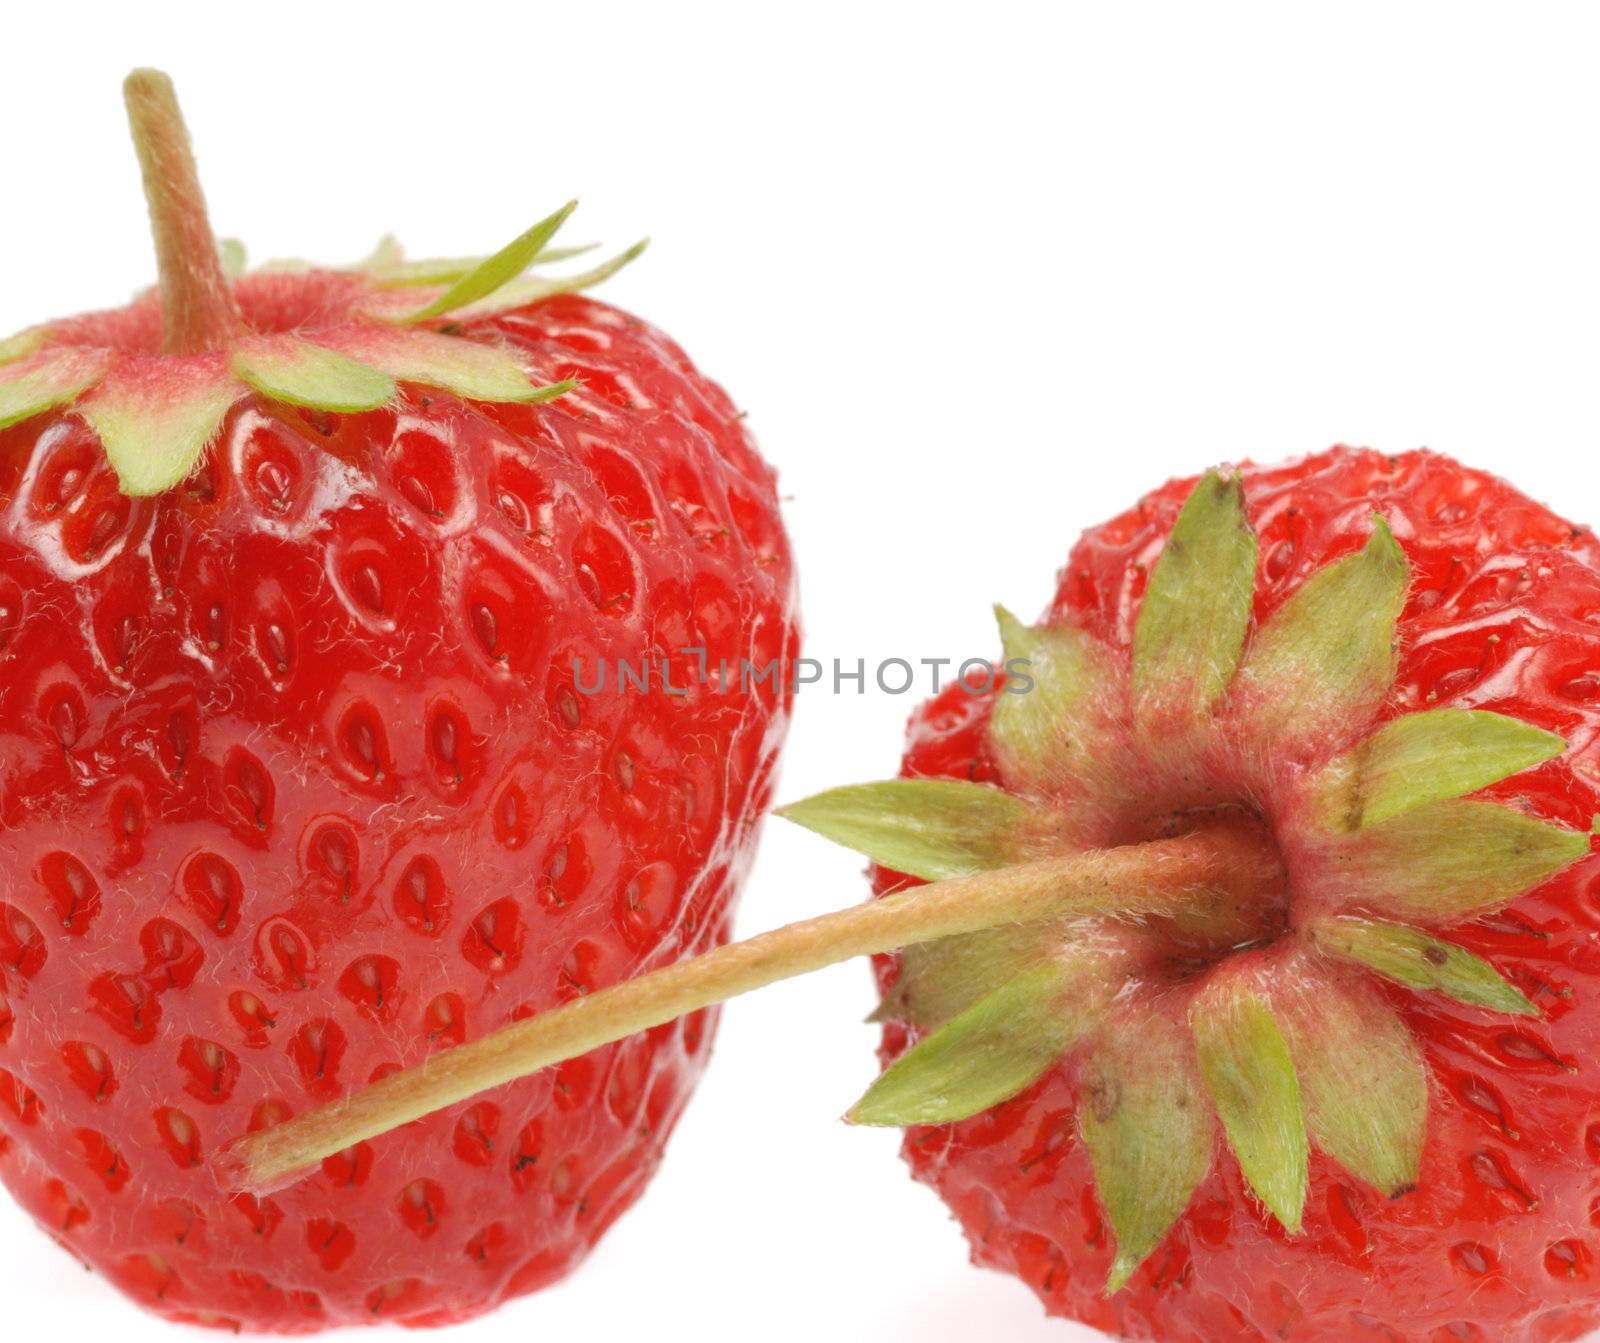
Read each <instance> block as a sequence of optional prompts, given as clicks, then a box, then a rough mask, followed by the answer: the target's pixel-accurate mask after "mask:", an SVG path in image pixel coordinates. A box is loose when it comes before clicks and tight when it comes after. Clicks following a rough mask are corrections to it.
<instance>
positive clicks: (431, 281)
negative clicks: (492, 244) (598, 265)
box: [357, 236, 597, 289]
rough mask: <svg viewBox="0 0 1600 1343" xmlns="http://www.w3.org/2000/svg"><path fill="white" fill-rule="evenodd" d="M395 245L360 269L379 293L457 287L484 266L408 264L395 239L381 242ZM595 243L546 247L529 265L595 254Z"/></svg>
mask: <svg viewBox="0 0 1600 1343" xmlns="http://www.w3.org/2000/svg"><path fill="white" fill-rule="evenodd" d="M385 243H389V244H392V245H393V248H394V252H393V253H392V254H389V253H384V252H381V251H374V253H373V255H372V256H370V257H368V258H367V260H365V261H364V262H362V263H361V265H360V266H359V267H358V268H357V269H359V270H361V271H363V272H365V273H366V276H367V278H368V279H369V280H371V281H372V283H373V284H375V285H376V286H377V287H378V288H379V289H421V288H426V287H427V286H429V285H435V284H454V283H455V282H456V281H457V280H459V279H461V277H462V276H464V275H466V274H468V273H470V272H471V271H473V270H475V269H477V267H479V266H481V265H483V263H484V261H485V260H486V259H487V258H485V257H481V256H444V257H426V258H419V259H418V260H416V261H407V260H405V259H404V258H403V257H402V256H401V255H400V253H399V247H400V244H399V243H398V242H396V241H395V239H394V238H393V237H392V236H387V237H385V238H384V239H382V240H380V242H379V244H378V246H379V248H380V249H381V248H383V247H384V244H385ZM596 246H597V244H596V243H592V242H587V243H583V244H581V245H580V246H577V247H544V248H541V249H540V250H539V252H538V254H537V255H536V256H535V257H534V258H533V260H532V261H531V262H529V263H528V264H529V265H533V266H543V265H549V264H552V263H554V262H557V261H569V260H571V259H572V258H573V257H578V256H583V255H585V254H586V253H588V252H592V251H594V250H595V247H596Z"/></svg>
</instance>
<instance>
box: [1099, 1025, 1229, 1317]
mask: <svg viewBox="0 0 1600 1343" xmlns="http://www.w3.org/2000/svg"><path fill="white" fill-rule="evenodd" d="M1078 1127H1079V1131H1080V1132H1081V1133H1082V1135H1083V1143H1084V1147H1085V1148H1086V1149H1087V1150H1088V1153H1089V1163H1090V1166H1091V1167H1092V1169H1093V1171H1094V1183H1095V1191H1096V1193H1098V1195H1099V1197H1100V1203H1101V1205H1102V1206H1103V1207H1104V1208H1105V1210H1106V1218H1107V1220H1108V1221H1109V1222H1110V1223H1111V1230H1112V1231H1113V1233H1115V1235H1116V1238H1117V1247H1116V1257H1115V1258H1114V1259H1113V1261H1112V1264H1111V1271H1110V1274H1109V1276H1108V1277H1107V1279H1106V1291H1107V1292H1108V1293H1110V1292H1117V1291H1120V1290H1121V1289H1122V1287H1123V1286H1125V1285H1126V1283H1127V1281H1128V1279H1129V1278H1130V1277H1132V1276H1133V1273H1134V1270H1136V1269H1137V1268H1138V1267H1139V1265H1140V1264H1141V1263H1143V1262H1144V1261H1145V1259H1146V1258H1148V1257H1149V1255H1150V1252H1151V1251H1152V1250H1154V1249H1155V1248H1156V1246H1157V1245H1159V1244H1160V1243H1161V1241H1162V1239H1163V1238H1164V1237H1165V1236H1166V1234H1167V1232H1168V1231H1170V1230H1171V1229H1172V1224H1173V1223H1174V1222H1175V1221H1177V1220H1178V1218H1179V1217H1180V1216H1182V1214H1183V1210H1184V1209H1185V1208H1187V1207H1188V1206H1189V1200H1190V1198H1191V1197H1192V1196H1193V1195H1194V1191H1195V1189H1196V1187H1197V1186H1198V1185H1199V1184H1200V1181H1201V1180H1203V1179H1205V1177H1206V1172H1207V1171H1209V1170H1210V1169H1211V1162H1212V1158H1213V1156H1214V1153H1215V1150H1216V1123H1215V1121H1214V1119H1213V1118H1212V1114H1211V1109H1210V1107H1209V1106H1208V1105H1207V1104H1206V1102H1205V1098H1204V1095H1203V1094H1202V1090H1201V1087H1200V1079H1199V1077H1198V1075H1197V1073H1196V1069H1195V1059H1194V1048H1193V1045H1192V1044H1191V1043H1190V1040H1189V1038H1188V1035H1187V1033H1186V1032H1184V1031H1183V1029H1182V1028H1181V1027H1180V1026H1179V1025H1178V1024H1177V1023H1175V1022H1173V1021H1172V1020H1170V1019H1169V1018H1168V1017H1166V1016H1164V1015H1156V1014H1152V1015H1150V1016H1149V1017H1147V1018H1145V1019H1142V1020H1140V1021H1138V1022H1137V1023H1119V1024H1118V1029H1117V1030H1116V1031H1115V1032H1114V1033H1112V1032H1108V1033H1107V1035H1106V1036H1105V1037H1104V1038H1103V1039H1102V1040H1101V1042H1100V1043H1099V1044H1097V1045H1096V1047H1095V1049H1094V1051H1093V1053H1092V1054H1091V1055H1090V1057H1089V1059H1088V1060H1087V1062H1086V1063H1085V1066H1084V1073H1083V1088H1082V1101H1081V1103H1080V1105H1079V1107H1078Z"/></svg>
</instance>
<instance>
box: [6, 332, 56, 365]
mask: <svg viewBox="0 0 1600 1343" xmlns="http://www.w3.org/2000/svg"><path fill="white" fill-rule="evenodd" d="M49 336H50V332H49V329H48V328H47V327H42V326H31V327H29V328H28V329H27V330H26V331H19V332H17V334H16V335H14V336H7V337H6V338H5V339H4V340H0V364H10V363H14V362H15V361H16V360H18V359H26V358H27V357H28V356H29V355H30V354H34V353H36V352H37V351H39V350H42V349H43V348H44V343H45V341H46V340H48V339H49Z"/></svg>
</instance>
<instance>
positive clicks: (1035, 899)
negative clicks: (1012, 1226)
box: [221, 833, 1273, 1191]
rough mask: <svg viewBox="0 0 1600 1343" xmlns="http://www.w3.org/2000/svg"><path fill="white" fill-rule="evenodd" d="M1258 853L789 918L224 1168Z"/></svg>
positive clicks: (252, 1181) (1167, 847)
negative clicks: (820, 981)
mask: <svg viewBox="0 0 1600 1343" xmlns="http://www.w3.org/2000/svg"><path fill="white" fill-rule="evenodd" d="M1263 857H1264V856H1263V855H1262V854H1261V853H1260V852H1259V851H1258V850H1257V848H1256V847H1254V846H1253V845H1251V844H1250V842H1249V841H1246V840H1241V839H1240V838H1239V837H1238V836H1236V835H1230V834H1225V833H1201V834H1193V835H1186V836H1183V837H1181V838H1177V839H1164V840H1155V841H1152V842H1150V843H1146V844H1136V845H1128V846H1126V847H1123V848H1115V849H1099V850H1091V851H1088V852H1084V853H1074V854H1068V855H1066V856H1064V857H1060V858H1050V859H1045V860H1043V861H1040V862H1034V863H1026V864H1022V865H1019V866H1016V867H1009V868H1000V869H997V870H995V871H990V872H980V873H976V874H974V875H972V876H966V877H953V878H951V879H949V880H947V881H939V882H933V883H931V884H929V885H926V886H918V887H915V888H913V889H911V890H908V891H904V892H901V893H900V894H897V895H891V896H887V897H885V898H883V899H881V900H869V901H867V902H866V903H865V904H860V905H856V906H853V907H852V908H850V909H845V910H841V911H839V912H838V913H835V914H825V915H823V916H822V917H820V918H815V919H807V920H805V921H803V922H800V923H793V924H790V925H788V926H787V927H784V928H779V929H776V930H775V931H773V932H769V933H763V934H761V935H760V936H758V937H752V938H750V939H749V940H748V941H744V942H736V943H733V944H732V945H730V946H725V947H719V948H717V949H716V950H714V951H710V952H707V953H706V954H705V955H703V956H700V957H697V958H695V959H693V960H688V961H680V962H678V963H676V964H673V965H668V966H665V967H664V968H662V969H659V970H655V971H652V972H650V973H648V974H644V975H641V976H639V977H638V978H637V979H632V980H628V981H627V982H625V983H622V984H618V985H615V986H613V987H611V988H608V989H602V990H601V991H599V992H598V993H593V994H590V995H588V996H587V997H583V998H578V999H576V1000H574V1001H572V1002H570V1003H567V1004H565V1005H563V1006H561V1007H558V1008H555V1009H554V1010H552V1011H549V1012H546V1013H544V1014H542V1015H540V1016H536V1017H531V1018H529V1019H528V1020H526V1021H521V1022H517V1023H515V1024H513V1025H510V1026H507V1027H505V1028H503V1029H502V1030H499V1031H496V1032H494V1033H493V1034H491V1035H487V1036H485V1037H484V1038H483V1039H481V1040H476V1041H474V1042H473V1043H471V1044H466V1045H461V1046H459V1047H457V1048H455V1049H451V1050H448V1051H446V1052H444V1053H441V1054H438V1055H435V1056H434V1057H433V1058H430V1059H428V1060H426V1061H425V1062H423V1063H420V1064H418V1065H416V1066H415V1067H412V1068H408V1069H406V1070H405V1071H403V1072H399V1073H395V1074H393V1075H392V1076H390V1077H387V1078H385V1079H383V1080H382V1081H380V1082H377V1083H374V1084H373V1085H371V1086H368V1087H366V1088H364V1089H363V1090H361V1091H357V1092H355V1093H354V1094H353V1095H350V1096H347V1097H345V1098H344V1099H342V1100H339V1101H335V1102H333V1103H331V1104H329V1105H326V1106H323V1107H322V1108H321V1109H317V1110H312V1111H310V1112H308V1113H306V1114H303V1115H300V1116H298V1117H297V1118H294V1119H291V1120H289V1121H287V1122H286V1123H283V1124H279V1125H277V1126H276V1127H274V1128H270V1129H266V1130H264V1131H262V1132H260V1133H255V1134H251V1135H250V1136H248V1137H246V1138H244V1139H242V1140H240V1141H239V1142H238V1143H236V1144H234V1145H233V1146H232V1147H231V1148H229V1149H227V1150H226V1151H225V1152H224V1154H223V1156H222V1158H221V1163H222V1166H223V1172H222V1173H223V1177H224V1179H225V1180H226V1181H227V1182H228V1183H229V1185H230V1186H231V1187H236V1188H249V1189H254V1190H258V1191H261V1190H266V1189H271V1188H277V1187H279V1186H281V1185H283V1184H286V1183H289V1182H291V1181H292V1180H294V1179H295V1178H296V1177H298V1176H299V1175H301V1174H303V1173H305V1172H306V1171H308V1170H310V1169H311V1168H313V1167H314V1166H315V1165H316V1164H317V1163H318V1162H320V1161H322V1160H323V1159H324V1158H326V1157H329V1156H333V1155H334V1154H336V1153H338V1152H342V1151H344V1150H345V1149H346V1148H348V1147H351V1146H353V1145H354V1144H356V1143H358V1142H362V1141H365V1140H366V1139H369V1138H375V1137H378V1136H379V1135H380V1134H383V1133H387V1132H389V1131H390V1130H391V1129H395V1128H398V1127H400V1125H402V1124H407V1123H410V1122H411V1121H412V1120H415V1119H420V1118H422V1117H423V1116H425V1115H429V1114H432V1113H433V1112H434V1111H436V1110H441V1109H444V1108H445V1107H447V1106H450V1105H454V1104H456V1103H457V1102H459V1101H463V1100H467V1099H468V1098H470V1097H472V1096H475V1095H477V1094H478V1093H479V1092H482V1091H487V1090H489V1089H490V1088H492V1087H497V1086H501V1085H503V1084H505V1083H507V1082H510V1081H514V1080H515V1079H517V1078H519V1077H524V1076H526V1075H528V1074H529V1073H532V1072H537V1071H538V1070H539V1069H541V1068H547V1067H550V1066H551V1065H552V1064H556V1063H560V1062H562V1061H563V1060H565V1059H569V1058H574V1057H576V1056H577V1055H580V1054H586V1053H588V1052H589V1051H590V1050H591V1049H597V1048H599V1047H600V1046H601V1045H605V1044H609V1043H611V1042H612V1041H614V1040H620V1039H623V1038H624V1037H626V1036H629V1035H635V1034H637V1033H639V1032H640V1031H646V1030H650V1029H651V1028H652V1027H655V1026H659V1025H662V1024H663V1023H665V1022H668V1021H672V1020H674V1019H676V1018H677V1017H681V1016H683V1015H685V1014H687V1013H689V1012H695V1011H698V1010H699V1009H700V1008H703V1007H709V1006H710V1005H712V1004H713V1003H719V1002H723V1001H725V1000H727V999H729V998H733V997H737V996H738V995H740V994H743V993H749V992H750V991H751V990H753V989H759V988H763V987H765V986H766V985H768V984H773V983H776V982H778V981H779V980H784V979H791V978H793V977H795V976H797V975H803V974H808V973H810V972H811V971H813V970H820V969H822V968H823V967H824V966H828V965H833V964H835V963H837V962H839V961H844V960H849V959H851V958H853V957H856V956H868V955H873V954H876V953H878V952H885V951H893V950H895V949H896V948H899V947H906V946H910V945H913V944H914V943H919V942H931V941H933V940H935V939H937V938H941V937H952V936H956V935H958V934H961V933H973V932H979V931H981V930H983V929H985V928H992V927H995V926H997V925H1000V924H1007V923H1025V922H1030V921H1033V920H1035V919H1041V918H1046V917H1052V916H1059V915H1061V914H1064V913H1074V912H1088V911H1095V910H1100V909H1105V908H1108V907H1115V908H1117V909H1118V910H1120V911H1124V912H1127V911H1132V912H1141V911H1142V912H1145V913H1152V914H1159V913H1170V912H1175V911H1177V910H1179V909H1181V908H1183V907H1184V906H1186V905H1188V904H1191V903H1193V902H1194V901H1195V900H1196V899H1197V897H1202V896H1205V895H1210V896H1214V897H1216V898H1217V899H1219V900H1221V901H1222V902H1223V903H1228V904H1232V903H1237V901H1238V900H1239V899H1240V897H1241V896H1247V895H1248V893H1249V892H1251V891H1254V890H1255V889H1257V887H1258V885H1259V884H1260V883H1261V882H1262V881H1263V880H1269V879H1270V873H1269V871H1268V870H1267V869H1268V868H1269V867H1272V866H1273V861H1272V860H1271V859H1270V857H1267V859H1266V862H1265V863H1264V862H1263ZM1113 897H1114V900H1113Z"/></svg>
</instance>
